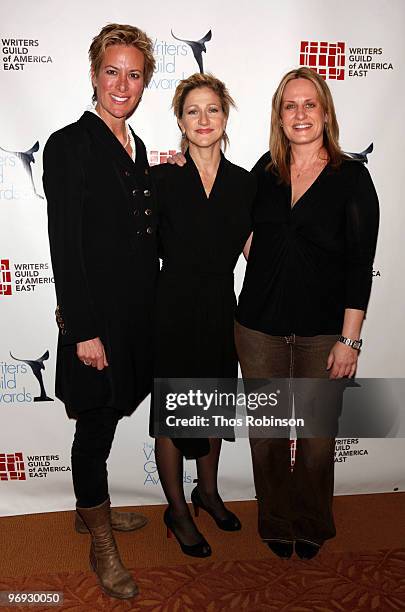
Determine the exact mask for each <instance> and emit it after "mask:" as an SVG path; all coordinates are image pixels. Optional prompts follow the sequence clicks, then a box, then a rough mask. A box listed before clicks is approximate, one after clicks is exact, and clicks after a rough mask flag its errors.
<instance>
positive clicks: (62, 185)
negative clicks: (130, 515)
mask: <svg viewBox="0 0 405 612" xmlns="http://www.w3.org/2000/svg"><path fill="white" fill-rule="evenodd" d="M134 136H135V135H134ZM135 144H136V161H135V163H134V162H133V161H132V159H131V158H130V157H129V155H128V154H127V153H126V152H125V150H124V148H123V147H122V145H121V144H120V143H119V141H118V140H117V138H116V137H115V136H114V134H113V133H112V132H111V130H110V129H109V128H108V127H107V125H106V124H105V123H104V122H103V121H102V120H101V119H100V118H99V117H98V116H97V115H95V114H94V113H90V112H85V113H84V114H83V116H82V117H81V118H80V119H79V121H77V122H76V123H73V124H71V125H68V126H66V127H65V128H63V129H61V130H59V131H58V132H55V133H54V134H52V135H51V136H50V138H49V140H48V142H47V144H46V146H45V150H44V177H43V181H44V189H45V194H46V197H47V201H48V220H49V241H50V247H51V257H52V265H53V271H54V276H55V287H56V295H57V301H58V307H57V312H56V315H57V323H58V326H59V340H58V354H57V366H56V395H57V397H58V398H59V399H61V400H62V401H63V402H64V403H65V406H66V408H67V410H68V413H69V414H73V415H75V414H78V413H80V412H82V411H85V410H88V409H91V408H97V407H101V406H111V407H113V408H114V409H116V410H117V411H119V412H121V413H123V414H130V413H131V412H133V410H134V409H135V408H136V407H137V405H138V404H139V403H140V402H141V401H142V400H143V399H144V398H145V397H146V396H147V394H148V393H149V391H150V389H151V385H152V341H151V337H152V313H153V304H154V292H155V282H156V275H157V271H158V258H157V250H156V203H155V196H154V192H153V190H152V187H151V183H150V176H149V165H148V161H147V156H146V150H145V146H144V144H143V142H142V141H141V140H140V139H139V138H138V137H137V136H135ZM95 337H100V339H101V341H102V342H103V344H104V348H105V350H106V355H107V361H108V363H109V366H108V367H107V368H105V369H104V370H102V371H98V370H97V369H95V368H92V367H90V366H85V365H84V364H83V363H82V362H81V361H80V360H79V359H78V358H77V356H76V343H77V342H79V341H84V340H89V339H91V338H95Z"/></svg>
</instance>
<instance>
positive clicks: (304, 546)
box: [295, 540, 321, 560]
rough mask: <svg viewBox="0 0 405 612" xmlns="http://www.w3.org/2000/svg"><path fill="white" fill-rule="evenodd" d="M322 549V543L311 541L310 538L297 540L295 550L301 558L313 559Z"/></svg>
mask: <svg viewBox="0 0 405 612" xmlns="http://www.w3.org/2000/svg"><path fill="white" fill-rule="evenodd" d="M320 550H321V545H320V544H315V542H309V541H308V540H297V541H296V542H295V552H296V553H297V555H298V557H299V558H300V559H306V560H308V559H313V558H314V557H315V556H316V555H317V554H318V553H319V551H320Z"/></svg>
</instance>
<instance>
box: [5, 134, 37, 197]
mask: <svg viewBox="0 0 405 612" xmlns="http://www.w3.org/2000/svg"><path fill="white" fill-rule="evenodd" d="M38 150H39V142H38V140H37V141H36V143H35V144H34V145H33V146H32V147H31V149H28V151H7V149H2V148H1V147H0V151H4V153H10V154H11V155H15V156H16V157H17V158H18V159H20V160H21V163H22V165H23V168H24V170H25V171H26V173H27V174H28V178H29V179H30V182H31V187H32V191H33V192H34V193H35V195H36V196H37V198H41V200H43V199H44V196H41V195H40V194H39V193H37V190H36V189H35V184H34V177H33V176H32V168H31V164H35V159H34V153H36V152H37V151H38Z"/></svg>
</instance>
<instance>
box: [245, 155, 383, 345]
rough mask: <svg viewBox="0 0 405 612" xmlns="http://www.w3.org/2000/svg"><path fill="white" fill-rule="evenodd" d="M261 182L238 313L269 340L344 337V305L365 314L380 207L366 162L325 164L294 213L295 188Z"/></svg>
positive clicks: (260, 171) (264, 161)
mask: <svg viewBox="0 0 405 612" xmlns="http://www.w3.org/2000/svg"><path fill="white" fill-rule="evenodd" d="M269 161H270V155H269V153H266V154H265V155H263V156H262V157H261V158H260V160H259V161H258V162H257V164H256V165H255V166H254V168H253V170H252V172H253V173H254V174H255V175H256V177H257V180H258V191H257V196H256V200H255V204H254V209H253V240H252V245H251V249H250V255H249V260H248V264H247V269H246V275H245V280H244V284H243V288H242V292H241V295H240V300H239V306H238V310H237V316H236V318H237V320H238V321H239V323H241V324H242V325H244V326H246V327H249V328H251V329H255V330H258V331H262V332H264V333H267V334H271V335H281V336H284V335H290V334H297V335H301V336H314V335H318V334H340V333H341V332H342V325H343V318H344V311H345V309H346V308H355V309H359V310H366V308H367V303H368V300H369V296H370V291H371V281H372V265H373V260H374V253H375V248H376V241H377V232H378V223H379V209H378V198H377V194H376V191H375V189H374V185H373V182H372V180H371V178H370V175H369V173H368V171H367V169H366V168H365V167H364V165H363V164H362V163H360V162H358V161H353V160H349V159H347V160H344V161H343V162H342V164H341V166H340V167H339V168H338V169H337V170H334V169H332V168H331V167H330V166H329V165H327V166H326V167H325V168H324V169H323V170H322V172H321V173H320V175H319V176H318V177H317V179H316V180H315V181H314V183H312V185H311V186H310V187H309V188H308V190H307V191H306V192H305V193H304V194H303V195H302V196H301V197H300V198H299V200H298V201H297V202H296V203H295V205H294V206H293V207H292V208H291V186H290V185H286V184H284V183H280V180H279V178H278V177H277V176H276V175H275V174H274V173H273V172H271V171H269V170H266V167H267V165H268V163H269Z"/></svg>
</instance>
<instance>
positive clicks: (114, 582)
mask: <svg viewBox="0 0 405 612" xmlns="http://www.w3.org/2000/svg"><path fill="white" fill-rule="evenodd" d="M76 510H77V512H78V513H79V515H80V517H81V519H82V520H83V521H84V523H85V525H86V526H87V528H88V530H89V531H90V535H91V548H90V565H91V567H92V569H93V570H94V571H95V572H96V574H97V577H98V579H99V581H100V584H101V587H102V588H103V590H104V591H105V593H107V595H110V596H111V597H118V598H119V599H129V598H130V597H134V596H135V595H136V594H137V593H138V587H137V586H136V584H135V582H134V580H133V578H132V576H131V574H130V573H129V572H128V570H127V569H125V567H124V566H123V565H122V562H121V559H120V556H119V553H118V549H117V545H116V543H115V540H114V536H113V533H112V529H111V520H110V500H109V499H106V501H105V502H104V503H102V504H100V505H99V506H94V507H93V508H76Z"/></svg>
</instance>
